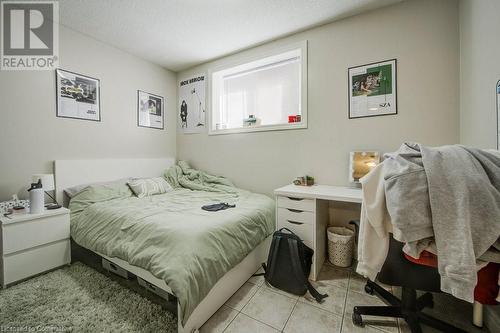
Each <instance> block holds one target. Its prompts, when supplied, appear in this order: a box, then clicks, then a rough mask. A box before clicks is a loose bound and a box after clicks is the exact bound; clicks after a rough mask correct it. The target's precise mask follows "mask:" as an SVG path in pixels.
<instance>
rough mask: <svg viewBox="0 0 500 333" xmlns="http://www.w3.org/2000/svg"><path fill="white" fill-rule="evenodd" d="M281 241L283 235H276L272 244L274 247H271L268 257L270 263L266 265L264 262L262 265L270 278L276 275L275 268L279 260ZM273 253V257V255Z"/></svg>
mask: <svg viewBox="0 0 500 333" xmlns="http://www.w3.org/2000/svg"><path fill="white" fill-rule="evenodd" d="M280 241H281V237H276V238H274V239H273V242H272V244H271V246H272V248H271V249H270V252H269V258H267V264H268V265H269V266H268V267H266V266H265V264H262V267H263V268H264V271H265V272H266V273H265V274H266V275H267V276H268V277H269V278H270V277H272V276H273V275H274V270H275V269H276V262H277V260H278V259H277V257H278V249H279V247H280ZM271 254H272V257H271Z"/></svg>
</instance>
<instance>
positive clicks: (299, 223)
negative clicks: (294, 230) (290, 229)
mask: <svg viewBox="0 0 500 333" xmlns="http://www.w3.org/2000/svg"><path fill="white" fill-rule="evenodd" d="M287 222H288V223H291V224H296V225H303V224H304V223H301V222H295V221H291V220H287Z"/></svg>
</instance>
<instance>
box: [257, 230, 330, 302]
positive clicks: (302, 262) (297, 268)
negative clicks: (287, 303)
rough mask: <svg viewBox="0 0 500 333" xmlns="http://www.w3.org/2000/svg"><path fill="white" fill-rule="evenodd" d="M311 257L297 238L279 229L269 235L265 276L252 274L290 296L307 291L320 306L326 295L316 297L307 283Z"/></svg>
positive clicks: (316, 294)
mask: <svg viewBox="0 0 500 333" xmlns="http://www.w3.org/2000/svg"><path fill="white" fill-rule="evenodd" d="M283 230H286V231H288V232H283ZM313 254H314V251H313V250H312V249H310V248H309V247H307V246H306V245H305V244H304V243H303V242H302V240H301V239H300V238H299V237H298V236H297V235H295V234H294V233H293V232H292V231H290V230H289V229H287V228H281V229H280V230H278V231H276V232H275V233H274V234H273V241H272V243H271V248H270V249H269V256H268V258H267V266H266V264H265V263H263V264H262V267H263V268H264V272H265V273H264V274H256V275H264V278H265V279H266V281H267V282H268V283H269V284H270V285H272V286H273V287H275V288H278V289H281V290H284V291H286V292H289V293H291V294H294V295H300V296H303V295H305V293H306V292H307V291H309V293H310V294H311V295H312V296H313V297H314V298H315V299H316V301H317V302H319V303H320V302H321V301H322V300H323V298H325V297H328V295H327V294H323V295H322V294H320V293H319V292H318V291H317V290H316V289H315V288H314V287H313V286H312V285H311V283H310V282H309V280H308V277H309V273H310V272H311V264H312V256H313Z"/></svg>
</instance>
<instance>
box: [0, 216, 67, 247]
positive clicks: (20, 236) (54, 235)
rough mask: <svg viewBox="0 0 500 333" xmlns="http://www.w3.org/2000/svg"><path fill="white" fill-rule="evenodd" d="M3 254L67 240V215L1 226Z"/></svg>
mask: <svg viewBox="0 0 500 333" xmlns="http://www.w3.org/2000/svg"><path fill="white" fill-rule="evenodd" d="M2 232H3V236H2V238H3V254H4V255H6V254H10V253H14V252H17V251H21V250H25V249H29V248H32V247H35V246H39V245H43V244H47V243H52V242H55V241H59V240H62V239H69V214H60V215H53V216H47V217H43V218H38V219H35V220H27V221H23V222H17V223H12V224H7V225H4V226H2Z"/></svg>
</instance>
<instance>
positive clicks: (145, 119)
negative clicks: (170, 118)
mask: <svg viewBox="0 0 500 333" xmlns="http://www.w3.org/2000/svg"><path fill="white" fill-rule="evenodd" d="M163 120H164V112H163V97H161V96H158V95H154V94H151V93H148V92H145V91H141V90H137V126H139V127H149V128H156V129H164V125H163Z"/></svg>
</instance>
